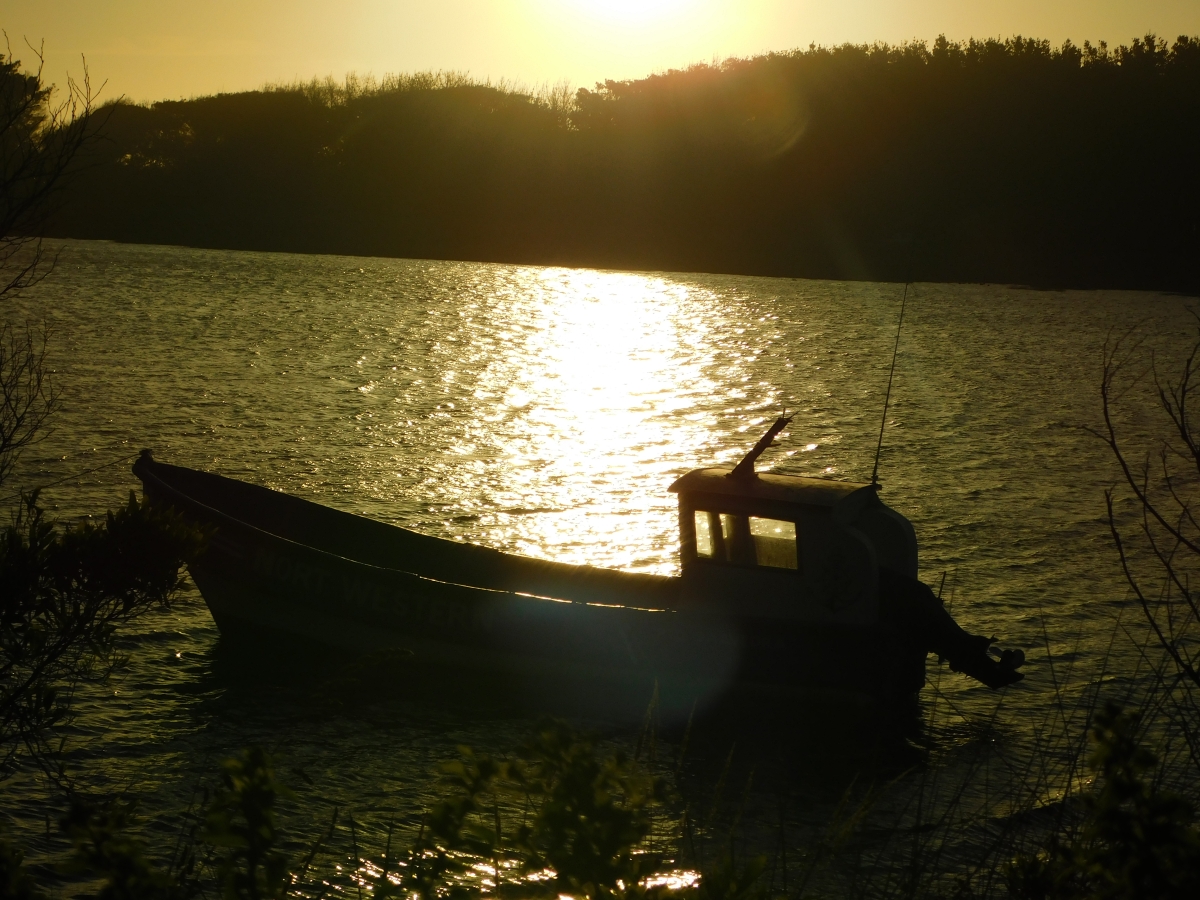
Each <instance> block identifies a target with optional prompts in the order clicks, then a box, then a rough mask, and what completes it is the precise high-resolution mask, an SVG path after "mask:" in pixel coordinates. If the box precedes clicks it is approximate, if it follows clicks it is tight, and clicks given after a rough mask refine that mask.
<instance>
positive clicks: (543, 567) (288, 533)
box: [134, 419, 1021, 698]
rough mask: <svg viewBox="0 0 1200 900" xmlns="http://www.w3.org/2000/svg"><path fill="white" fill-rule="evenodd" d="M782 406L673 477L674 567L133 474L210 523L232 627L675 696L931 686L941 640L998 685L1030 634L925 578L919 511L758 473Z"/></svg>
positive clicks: (204, 572) (219, 597)
mask: <svg viewBox="0 0 1200 900" xmlns="http://www.w3.org/2000/svg"><path fill="white" fill-rule="evenodd" d="M786 421H787V420H784V419H781V420H779V422H776V423H775V426H774V427H772V429H771V430H770V431H769V432H768V433H767V435H765V436H764V438H763V439H762V440H761V441H759V443H758V445H757V446H756V447H755V449H754V450H752V451H751V453H750V454H749V455H748V456H747V457H746V459H744V460H743V461H742V463H740V464H739V465H738V466H737V467H736V468H735V469H733V470H726V469H698V470H696V471H693V472H689V473H688V474H686V475H684V476H683V477H682V478H680V479H679V480H678V481H676V482H675V484H674V485H672V486H671V490H672V491H674V492H675V493H677V494H678V495H679V534H680V560H681V563H682V572H681V574H680V575H679V576H678V577H669V576H657V575H643V574H634V573H628V572H621V571H617V570H612V569H602V568H597V567H593V566H577V565H567V564H563V563H555V562H549V561H545V560H538V559H531V558H528V557H523V556H517V555H514V554H508V553H502V552H500V551H497V550H491V549H488V548H485V547H479V546H475V545H471V544H466V543H461V542H457V541H450V540H444V539H441V538H435V537H430V536H427V535H422V534H418V533H416V532H413V531H409V530H407V529H404V528H399V527H395V526H391V525H386V524H383V523H380V522H375V521H372V520H370V519H367V518H364V517H361V516H356V515H352V514H350V513H345V512H340V511H338V510H334V509H330V508H328V507H325V506H321V505H319V504H316V503H312V502H309V501H306V500H302V499H300V498H297V497H292V496H290V495H287V494H283V493H280V492H277V491H272V490H268V489H267V488H263V487H258V486H255V485H251V484H247V483H245V482H241V481H236V480H233V479H229V478H224V477H221V476H219V475H214V474H209V473H206V472H199V471H196V470H193V469H186V468H182V467H179V466H171V465H166V464H164V463H160V462H157V461H155V460H154V459H153V457H152V456H151V454H150V453H149V452H148V451H144V452H143V454H142V457H141V458H140V459H139V460H138V461H137V463H136V464H135V465H134V472H135V473H136V474H137V476H138V477H139V478H140V479H141V480H142V483H143V485H144V487H145V492H146V495H147V496H148V497H149V498H150V499H151V500H152V501H153V502H159V503H166V504H170V505H172V506H174V507H176V508H177V509H178V510H180V511H181V512H182V513H183V514H184V515H185V516H187V517H188V518H189V519H191V520H193V521H196V522H199V523H201V524H204V525H206V526H211V527H212V528H213V529H214V531H213V536H212V538H211V540H210V542H209V547H208V549H207V551H206V553H205V554H204V555H203V557H202V558H201V559H200V560H199V561H197V562H196V563H194V564H193V565H192V567H191V573H192V576H193V578H194V580H195V582H196V585H197V586H198V587H199V588H200V591H201V593H202V594H203V596H204V599H205V601H206V603H207V604H208V607H209V609H210V610H211V611H212V615H213V618H214V619H215V620H216V623H217V625H218V627H219V628H220V630H221V632H222V633H223V634H227V635H237V634H241V635H243V636H245V635H250V636H252V639H254V640H263V639H264V635H270V634H275V635H278V634H279V633H282V634H285V635H286V634H290V635H294V636H298V637H301V638H305V639H309V640H312V641H317V642H322V643H325V644H331V645H336V646H341V647H346V648H350V649H353V650H358V651H360V652H362V651H367V650H374V649H383V648H403V649H405V650H408V651H411V653H412V655H413V657H414V658H415V659H416V660H418V661H421V660H425V661H429V662H430V663H437V664H444V665H450V666H453V667H455V668H456V669H464V670H465V669H477V668H483V669H493V668H495V667H500V668H503V669H506V670H509V671H517V672H525V673H528V674H530V675H532V676H534V677H537V678H541V679H553V678H555V677H558V676H559V675H562V676H567V675H581V676H584V677H593V676H616V677H620V678H633V679H636V680H637V682H638V683H639V684H644V683H646V682H647V681H648V679H651V678H656V679H658V680H659V681H660V682H661V683H662V684H663V685H664V688H666V689H672V688H673V689H674V690H675V692H676V693H677V695H678V696H683V695H684V694H685V693H686V694H687V695H689V696H700V697H716V696H718V695H719V694H720V693H722V692H723V691H724V690H725V689H726V688H728V687H729V686H731V685H733V684H735V683H740V684H748V685H752V686H754V685H763V686H770V687H772V688H785V689H786V688H808V689H817V690H826V689H828V690H833V691H851V692H854V693H861V694H866V695H870V696H873V697H878V698H888V697H897V696H902V695H906V694H911V693H913V692H915V691H917V690H918V689H920V687H921V686H922V684H924V672H925V658H926V655H927V654H928V653H929V652H935V653H938V654H939V655H941V656H943V657H945V658H947V659H948V660H949V661H950V663H951V665H952V666H954V667H955V668H956V669H958V670H960V671H964V672H966V673H968V674H970V675H972V676H974V677H976V678H978V679H979V680H981V681H983V682H985V683H987V684H990V685H991V686H993V687H998V686H1001V685H1003V684H1007V683H1009V682H1011V681H1015V680H1017V679H1019V678H1020V677H1021V676H1020V673H1018V672H1016V667H1017V666H1018V665H1020V659H1019V658H1018V656H1019V651H1016V652H1010V653H1009V654H1007V655H1005V656H1004V657H1003V658H1002V659H1000V660H994V659H992V658H991V657H989V656H988V655H987V650H988V646H989V644H990V641H988V640H987V639H984V638H978V637H973V636H971V635H969V634H967V633H966V632H964V631H962V630H961V629H960V628H958V626H957V625H955V623H954V621H953V620H952V619H951V618H950V616H949V614H948V613H946V611H945V610H944V609H943V608H942V606H941V604H940V603H939V602H938V600H937V598H935V597H934V595H933V593H932V592H931V591H929V589H928V588H926V587H925V586H924V585H923V584H921V583H920V582H919V581H917V580H916V574H917V542H916V536H915V534H914V531H913V528H912V525H911V524H910V523H909V522H908V520H907V519H905V518H904V517H903V516H901V515H900V514H899V513H897V512H896V511H894V510H892V509H890V508H889V507H888V506H886V505H885V504H884V503H883V502H882V501H881V500H880V499H879V495H878V489H877V486H876V485H869V484H854V483H848V482H840V481H832V480H826V479H817V478H802V477H798V476H789V475H772V474H757V473H755V472H754V461H755V459H756V458H757V457H758V455H759V454H760V453H761V452H762V451H763V450H764V449H765V448H766V447H767V446H769V445H770V443H771V441H772V439H773V438H774V437H775V435H776V434H777V433H778V432H779V431H780V430H781V429H782V428H783V427H784V425H785V424H786ZM268 639H269V638H268Z"/></svg>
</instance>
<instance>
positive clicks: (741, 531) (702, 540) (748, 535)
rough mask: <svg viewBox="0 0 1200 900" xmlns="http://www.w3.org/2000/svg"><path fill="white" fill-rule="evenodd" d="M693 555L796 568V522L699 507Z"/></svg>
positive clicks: (797, 567)
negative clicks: (711, 510)
mask: <svg viewBox="0 0 1200 900" xmlns="http://www.w3.org/2000/svg"><path fill="white" fill-rule="evenodd" d="M694 521H695V526H696V556H698V557H699V558H701V559H712V560H719V561H721V562H729V563H735V564H737V565H743V566H767V567H769V568H773V569H799V568H800V556H799V553H798V552H797V547H796V523H795V522H787V521H784V520H782V519H766V518H763V517H761V516H739V515H734V514H733V513H714V512H708V511H707V510H702V509H698V510H696V512H695V519H694Z"/></svg>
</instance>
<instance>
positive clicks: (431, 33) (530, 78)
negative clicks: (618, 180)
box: [0, 0, 1200, 100]
mask: <svg viewBox="0 0 1200 900" xmlns="http://www.w3.org/2000/svg"><path fill="white" fill-rule="evenodd" d="M0 27H3V28H4V30H5V31H6V33H7V35H8V38H9V42H10V45H11V46H12V49H13V54H14V55H15V56H16V57H17V58H19V59H22V60H24V61H29V60H30V59H31V58H32V54H31V53H30V52H29V50H28V48H27V47H26V46H25V43H24V42H25V40H26V39H28V40H29V41H31V42H33V43H34V44H38V43H39V42H41V41H43V40H44V41H45V48H46V74H47V77H48V80H50V81H53V82H56V83H58V84H60V85H61V84H63V83H64V82H65V79H66V75H67V74H68V73H70V74H71V75H73V76H78V74H79V73H80V70H81V63H80V56H81V54H82V55H84V56H86V57H87V63H88V66H89V68H90V70H91V73H92V78H93V81H94V82H100V81H105V80H106V81H107V85H106V86H105V88H104V93H103V97H105V98H112V97H116V96H120V95H124V96H126V97H128V98H130V99H132V100H158V99H164V98H172V99H173V98H179V97H190V96H195V95H198V94H210V93H215V92H218V91H237V90H245V89H248V88H253V87H257V86H259V85H261V84H263V83H266V82H280V81H292V80H294V79H298V78H299V79H306V80H307V79H309V78H312V77H313V76H326V75H333V76H335V77H337V78H341V76H343V75H345V74H346V73H347V72H358V73H359V74H375V75H383V74H385V73H389V72H415V71H423V70H438V69H445V70H456V71H463V72H468V73H470V74H472V75H474V76H476V77H478V78H491V79H493V80H496V79H500V78H504V79H507V80H509V81H512V82H518V83H522V84H524V85H527V86H536V85H539V84H543V83H557V82H560V81H563V80H565V81H567V82H569V83H570V84H571V85H572V86H574V87H579V86H590V85H591V84H592V83H593V82H595V81H598V80H601V79H604V78H635V77H639V76H642V75H646V74H649V73H651V72H655V71H661V70H663V69H668V68H678V67H681V66H686V65H688V64H689V63H693V62H709V61H711V60H713V59H714V58H723V57H729V56H746V55H752V54H755V53H761V52H764V51H768V50H787V49H791V48H794V47H807V46H808V45H809V44H810V43H813V42H816V43H818V44H837V43H842V42H845V41H852V42H870V41H875V40H883V41H888V42H892V43H896V42H900V41H904V40H908V39H913V38H918V39H925V40H932V39H933V38H934V37H936V36H937V35H938V34H940V33H944V34H946V36H947V37H950V38H966V37H971V36H975V37H985V36H992V37H1009V36H1011V35H1014V34H1024V35H1027V36H1036V37H1044V38H1048V39H1050V40H1051V41H1053V42H1055V43H1060V42H1061V41H1062V40H1063V39H1065V38H1071V39H1072V40H1074V41H1075V42H1076V43H1082V42H1083V41H1084V40H1085V39H1087V40H1091V41H1093V42H1095V41H1097V40H1107V41H1108V42H1109V43H1113V44H1115V43H1121V42H1128V41H1129V40H1130V38H1132V37H1134V36H1135V35H1141V34H1144V33H1146V32H1148V31H1153V32H1155V33H1157V34H1159V35H1160V36H1163V37H1166V38H1168V39H1174V38H1175V37H1176V36H1177V35H1179V34H1192V35H1197V34H1200V0H491V2H484V0H407V2H405V0H390V2H389V0H338V2H333V0H324V2H317V0H288V2H283V0H233V2H230V0H190V2H177V0H107V2H106V0H100V2H97V0H86V2H84V0H0Z"/></svg>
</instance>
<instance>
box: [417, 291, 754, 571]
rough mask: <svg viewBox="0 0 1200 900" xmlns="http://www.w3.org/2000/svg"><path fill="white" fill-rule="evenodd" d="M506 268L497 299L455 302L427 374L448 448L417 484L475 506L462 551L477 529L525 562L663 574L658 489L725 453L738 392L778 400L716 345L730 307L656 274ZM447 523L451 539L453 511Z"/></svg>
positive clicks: (447, 503) (668, 500) (666, 537)
mask: <svg viewBox="0 0 1200 900" xmlns="http://www.w3.org/2000/svg"><path fill="white" fill-rule="evenodd" d="M510 272H511V277H510V278H509V280H508V283H507V285H506V286H504V287H503V288H502V289H493V291H492V292H491V293H490V295H479V296H475V297H472V298H470V300H469V301H468V303H467V305H466V306H465V307H464V306H462V305H461V299H462V298H459V300H460V307H459V308H458V310H457V312H456V315H455V317H454V320H453V323H452V327H453V330H452V333H446V334H442V335H441V336H440V337H439V339H438V343H439V346H446V347H447V348H453V351H454V354H455V359H454V360H451V359H448V360H447V368H446V369H445V370H443V371H441V372H439V373H432V372H431V373H430V374H431V375H433V376H434V377H436V378H438V379H439V380H440V382H441V391H442V393H443V394H444V395H445V397H446V400H445V401H444V402H443V403H440V404H438V405H437V408H436V409H434V410H431V411H430V412H429V414H428V419H427V423H426V424H427V425H429V424H431V423H432V422H433V421H437V422H439V423H440V427H441V430H442V436H443V437H442V439H443V440H446V439H447V438H448V437H451V436H452V440H451V443H450V447H449V448H448V450H447V451H446V453H445V454H444V456H443V458H442V460H441V461H440V462H436V463H434V464H433V465H432V466H431V469H432V471H431V472H430V473H429V474H428V475H427V476H426V477H425V478H423V479H422V480H421V481H420V482H419V483H418V484H414V485H413V488H414V489H415V490H416V491H420V492H423V493H424V494H425V495H426V496H430V495H434V496H436V497H437V498H438V503H439V504H442V506H441V508H442V509H444V510H445V511H447V512H454V513H455V514H456V515H457V516H459V517H461V516H462V515H463V512H464V511H465V510H470V511H471V512H470V513H469V514H468V515H469V516H470V522H469V523H464V525H466V524H469V527H470V530H471V534H470V536H469V537H468V539H471V540H478V539H479V537H478V536H479V532H480V530H481V529H482V531H483V532H484V533H485V535H486V541H487V542H488V543H490V544H491V545H492V546H498V547H501V548H503V549H506V550H510V551H515V552H519V553H526V554H530V555H537V556H546V555H552V556H553V558H555V559H558V560H562V561H566V562H580V563H582V562H587V563H592V564H600V565H607V566H615V567H620V568H627V569H639V570H643V571H660V572H669V571H672V570H673V569H674V566H675V562H674V555H675V545H676V538H675V512H674V510H675V500H674V497H673V496H672V495H671V494H669V493H668V492H667V487H668V486H669V485H670V484H671V482H672V481H673V480H674V478H675V477H676V476H677V475H679V474H681V473H682V472H684V471H686V470H688V469H690V468H692V467H694V466H696V465H701V464H709V463H712V462H714V461H717V460H719V459H721V458H722V457H723V456H726V455H728V454H727V453H726V452H724V451H722V450H720V449H719V447H718V446H717V444H716V443H714V430H715V429H714V425H715V424H716V423H717V421H718V420H719V418H720V417H721V416H722V415H727V414H728V413H729V406H730V398H731V396H734V395H735V394H736V396H737V403H736V405H737V406H739V407H745V406H746V405H747V404H755V403H757V404H771V403H775V402H776V400H775V395H774V392H773V389H771V388H770V387H767V388H766V389H765V390H764V389H763V388H762V387H760V386H759V385H754V384H748V383H747V381H748V376H747V375H746V374H745V372H744V371H743V369H744V363H745V361H746V360H747V359H748V358H752V356H753V354H751V353H743V352H732V353H722V352H720V350H719V342H717V341H714V340H713V334H712V332H713V328H714V324H715V320H716V319H717V318H718V316H720V317H722V318H723V317H726V316H728V314H729V311H730V310H729V308H728V307H729V306H730V304H729V303H728V301H727V300H726V298H721V297H719V296H718V295H716V294H714V293H713V292H712V291H709V290H704V289H700V288H697V287H695V286H692V285H688V284H685V283H679V282H677V281H671V280H668V279H665V278H662V277H657V276H651V275H639V274H631V273H620V272H600V271H592V270H575V269H534V268H527V269H524V268H523V269H513V270H510ZM723 300H725V307H726V308H724V309H721V310H719V311H718V309H717V308H716V307H717V304H718V303H720V302H721V301H723ZM497 302H501V303H502V304H503V306H502V309H500V310H497V309H496V308H495V306H494V304H496V303H497ZM475 305H477V306H479V307H485V308H487V316H489V317H490V318H489V319H488V320H487V323H486V324H482V325H481V319H482V318H483V315H482V311H480V314H478V315H477V313H476V311H475V310H474V309H473V308H472V307H473V306H475ZM498 321H499V322H503V325H501V326H500V327H499V328H496V325H495V323H496V322H498ZM489 331H495V332H498V333H488V332H489ZM451 364H453V367H451ZM412 411H413V410H412V409H411V408H410V409H404V410H400V411H398V415H400V416H404V417H405V418H406V419H408V417H409V416H411V413H412ZM442 524H443V526H444V527H446V528H447V529H448V530H450V531H451V532H454V531H455V530H456V526H455V519H454V517H453V516H451V517H448V518H447V519H446V520H443V523H442ZM548 551H549V552H548Z"/></svg>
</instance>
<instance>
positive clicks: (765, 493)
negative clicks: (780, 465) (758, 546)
mask: <svg viewBox="0 0 1200 900" xmlns="http://www.w3.org/2000/svg"><path fill="white" fill-rule="evenodd" d="M732 471H733V470H732V469H720V468H711V469H693V470H692V471H691V472H688V473H687V474H686V475H684V476H683V477H682V478H680V479H678V480H677V481H676V482H675V483H674V484H672V485H671V487H670V488H668V490H670V491H672V492H673V493H676V494H690V493H693V492H700V493H705V494H733V495H736V496H738V497H754V498H756V499H761V500H776V501H782V502H784V503H799V504H804V505H806V506H834V505H836V504H837V503H838V501H840V500H844V499H845V498H846V497H848V496H849V495H850V494H853V493H854V492H855V491H859V490H862V489H863V488H869V487H870V485H869V484H868V483H866V482H858V481H833V480H832V479H829V478H806V477H804V476H802V475H774V474H771V473H769V472H758V473H755V475H754V477H753V478H730V477H729V473H730V472H732Z"/></svg>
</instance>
